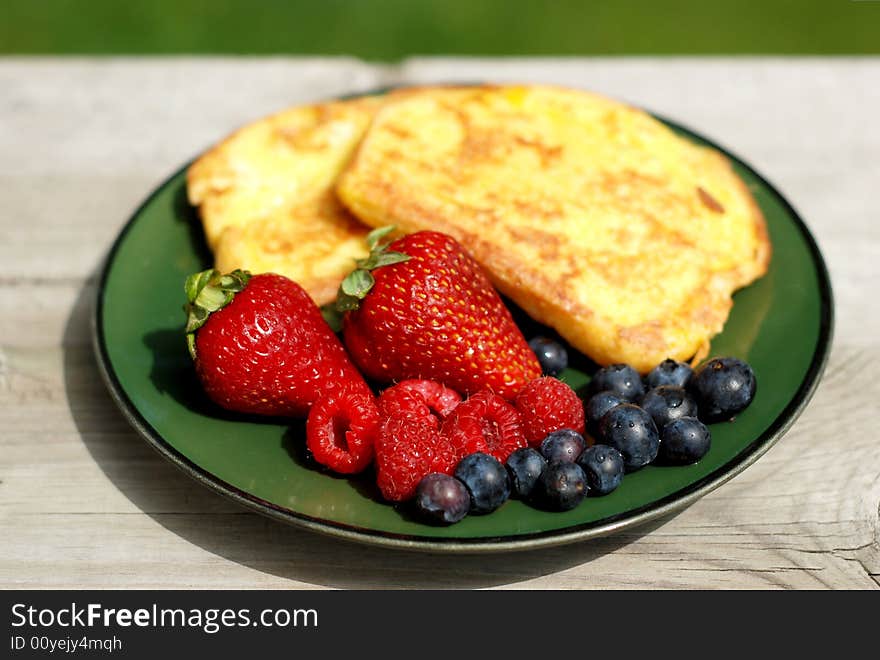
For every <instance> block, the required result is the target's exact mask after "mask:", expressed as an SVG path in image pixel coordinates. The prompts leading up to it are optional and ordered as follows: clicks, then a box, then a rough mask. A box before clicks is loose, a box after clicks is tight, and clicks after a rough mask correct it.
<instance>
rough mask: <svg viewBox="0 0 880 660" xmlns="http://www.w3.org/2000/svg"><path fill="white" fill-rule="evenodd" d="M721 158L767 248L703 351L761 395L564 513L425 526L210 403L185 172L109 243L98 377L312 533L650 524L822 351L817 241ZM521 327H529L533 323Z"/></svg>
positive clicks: (384, 535) (803, 394) (584, 378)
mask: <svg viewBox="0 0 880 660" xmlns="http://www.w3.org/2000/svg"><path fill="white" fill-rule="evenodd" d="M664 121H665V120H664ZM666 123H667V124H668V125H670V126H671V127H672V128H673V129H674V130H676V131H677V132H679V133H680V134H682V135H684V136H686V137H688V138H689V139H691V140H694V141H696V142H698V143H703V144H709V145H710V146H714V147H715V148H719V147H718V146H717V145H714V144H712V143H711V142H709V141H708V140H706V139H704V138H701V137H699V136H698V135H696V134H695V133H693V132H692V131H689V130H687V129H685V128H683V127H681V126H678V125H676V124H674V123H672V122H669V121H666ZM719 149H720V148H719ZM720 150H721V151H724V152H725V153H727V152H726V151H725V150H724V149H720ZM727 155H728V157H730V159H731V160H732V162H733V163H734V166H735V168H736V170H737V172H738V173H739V174H740V176H742V178H743V179H744V180H745V181H746V183H747V184H748V186H749V188H750V189H751V190H752V192H753V194H754V196H755V198H756V200H757V202H758V204H759V205H760V207H761V209H762V210H763V212H764V215H765V217H766V220H767V225H768V229H769V233H770V238H771V241H772V243H773V249H774V253H773V259H772V263H771V266H770V270H769V272H768V273H767V275H766V276H765V277H763V278H762V279H761V280H759V281H758V282H757V283H755V284H753V285H752V286H750V287H748V288H746V289H744V290H742V291H740V292H738V293H737V294H736V296H735V302H734V306H733V310H732V313H731V315H730V318H729V320H728V322H727V324H726V326H725V328H724V332H723V333H722V334H720V335H718V336H717V337H716V338H715V339H714V341H713V342H712V352H713V354H715V355H734V356H737V357H740V358H742V359H745V360H747V361H748V362H749V363H750V364H751V365H752V367H753V368H754V370H755V372H756V374H757V379H758V391H757V396H756V398H755V400H754V402H753V403H752V405H751V406H750V407H749V408H748V409H747V410H746V411H745V412H744V413H742V414H741V415H740V416H739V417H738V418H737V420H736V422H735V423H725V424H715V425H713V426H712V427H711V431H712V449H711V450H710V452H709V453H708V454H707V455H706V456H705V457H704V458H703V459H702V460H701V461H700V462H699V463H697V464H696V465H691V466H687V467H659V466H648V467H646V468H644V469H642V470H639V471H638V472H635V473H632V474H628V475H627V476H626V478H625V479H624V481H623V484H622V485H621V486H620V487H619V488H618V489H617V490H616V491H614V492H613V493H611V494H610V495H607V496H605V497H596V498H587V499H586V500H585V501H584V502H583V503H582V504H581V505H579V506H578V507H577V508H575V509H574V510H572V511H568V512H565V513H550V512H544V511H539V510H536V509H534V508H531V507H529V506H527V505H525V504H523V503H522V502H519V501H514V500H510V501H508V502H506V503H505V504H504V505H503V506H502V507H501V508H500V509H498V510H497V511H495V512H494V513H491V514H489V515H484V516H468V517H466V518H465V519H464V520H463V521H461V522H460V523H458V524H456V525H452V526H450V527H433V526H428V525H425V524H422V523H420V522H418V520H416V519H415V518H414V517H413V516H412V515H411V514H410V512H409V511H408V510H407V508H405V507H394V506H391V505H389V504H387V503H383V502H382V501H381V499H380V497H379V495H378V490H377V489H376V487H375V485H374V482H373V480H372V479H371V478H370V475H369V474H365V475H361V476H359V477H357V478H339V477H335V476H332V475H330V474H328V473H326V472H323V471H320V470H318V469H316V468H315V467H314V466H313V465H311V464H310V463H309V462H308V459H307V458H306V457H305V456H304V452H303V446H304V444H305V443H304V434H303V427H302V425H295V426H293V427H290V426H287V425H284V424H278V423H273V422H271V421H266V420H260V419H246V418H242V417H238V416H234V415H230V414H227V413H223V412H221V411H219V410H218V409H217V408H215V407H213V406H212V405H211V404H210V403H209V402H208V401H206V399H205V398H204V397H203V395H202V394H201V389H200V387H199V385H198V383H197V382H196V380H195V376H194V374H193V369H192V364H191V361H190V358H189V356H188V354H187V351H186V346H185V342H184V337H183V332H182V324H183V320H184V315H183V312H182V309H181V307H182V304H183V302H184V298H183V281H184V278H185V276H186V275H188V274H189V273H192V272H195V271H197V270H201V269H203V268H205V267H208V266H209V265H210V254H209V252H208V251H207V248H206V246H205V244H204V241H203V237H202V233H201V225H200V224H199V222H198V219H197V218H196V216H195V214H194V212H193V209H192V208H190V206H189V205H188V203H187V201H186V182H185V169H186V168H185V167H184V168H181V169H180V170H179V171H177V172H176V173H175V174H173V175H172V176H171V177H170V178H169V179H168V180H167V181H165V182H164V183H162V184H161V185H160V186H159V187H158V188H157V189H156V190H155V191H154V192H153V193H152V194H151V195H150V196H149V197H148V198H147V200H146V201H145V202H144V203H143V205H142V206H141V207H140V208H139V209H138V210H137V211H136V212H135V214H134V215H133V217H132V218H131V219H130V220H129V222H128V224H127V225H126V226H125V228H124V229H123V230H122V232H121V234H120V235H119V237H118V238H117V240H116V242H115V244H114V245H113V247H112V249H111V250H110V254H109V257H108V259H107V262H106V265H105V267H104V270H103V274H102V276H101V280H100V286H99V287H98V298H97V304H96V307H95V317H94V341H95V349H96V353H97V356H98V361H99V364H100V366H101V370H102V372H103V376H104V378H105V381H106V383H107V385H108V387H109V389H110V391H111V393H112V395H113V397H114V399H115V400H116V402H117V403H118V404H119V407H120V408H121V409H122V411H123V413H124V414H125V415H126V417H127V418H128V419H129V421H130V422H131V423H132V424H133V425H134V427H135V428H136V429H137V430H138V431H139V432H140V434H141V435H142V436H143V437H144V438H145V439H146V441H147V442H148V443H149V444H150V445H152V446H153V447H154V448H155V449H157V450H158V451H159V452H160V453H161V454H162V455H163V456H165V457H166V458H167V459H169V460H170V461H171V462H172V463H174V464H175V465H177V466H178V467H179V468H181V469H182V470H183V471H184V472H186V473H187V474H188V475H190V476H191V477H193V478H194V479H196V480H197V481H199V482H200V483H202V484H204V485H206V486H208V487H210V488H213V489H214V490H216V491H218V492H220V493H223V494H224V495H227V496H228V497H230V498H232V499H233V500H235V501H237V502H239V503H242V504H245V505H247V506H249V507H251V508H253V509H256V510H257V511H259V512H261V513H264V514H267V515H269V516H271V517H273V518H276V519H278V520H281V521H283V522H288V523H293V524H296V525H300V526H303V527H306V528H309V529H312V530H315V531H319V532H324V533H327V534H332V535H335V536H339V537H344V538H348V539H353V540H357V541H362V542H367V543H372V544H378V545H386V546H395V547H406V548H414V549H424V550H432V551H441V552H477V551H499V550H513V549H521V548H533V547H539V546H549V545H557V544H561V543H567V542H572V541H578V540H583V539H588V538H591V537H595V536H599V535H603V534H608V533H611V532H614V531H616V530H620V529H624V528H628V527H632V526H634V525H638V524H642V523H645V522H647V521H649V520H652V519H655V518H658V517H660V516H663V515H666V514H668V513H670V512H673V511H675V510H678V509H681V508H684V507H685V506H687V505H688V504H690V503H691V502H693V501H694V500H696V499H697V498H699V497H701V496H702V495H705V494H706V493H708V492H709V491H711V490H712V489H714V488H716V487H718V486H719V485H721V484H722V483H724V482H725V481H727V480H728V479H730V478H731V477H733V476H734V475H736V474H738V473H739V472H741V471H742V470H744V469H745V468H746V467H747V466H748V465H750V464H751V463H752V462H754V461H755V460H756V459H757V458H758V457H759V456H761V455H762V454H763V453H764V452H765V451H767V449H768V448H769V447H770V446H771V445H772V444H773V443H775V442H776V441H777V440H778V439H779V438H780V437H781V436H782V434H783V433H784V432H785V430H786V429H787V428H788V427H789V426H790V425H791V424H792V422H793V421H794V419H795V418H796V417H797V415H798V414H799V413H800V412H801V410H803V408H804V406H805V405H806V404H807V401H808V399H809V397H810V395H811V394H812V392H813V390H814V388H815V386H816V384H817V382H818V380H819V377H820V375H821V372H822V369H823V367H824V364H825V360H826V357H827V355H828V350H829V345H830V339H831V332H832V318H833V308H832V296H831V286H830V282H829V278H828V274H827V271H826V269H825V265H824V263H823V260H822V256H821V254H820V253H819V250H818V248H817V246H816V243H815V241H814V240H813V238H812V237H811V235H810V233H809V231H808V230H807V228H806V226H805V225H804V223H803V221H802V220H801V219H800V218H799V217H798V215H797V214H796V212H795V211H794V210H793V209H792V207H791V205H789V204H788V202H786V200H785V199H784V198H783V197H782V195H780V194H779V192H777V191H776V190H775V189H774V188H773V187H772V186H771V185H770V184H769V183H768V182H767V181H766V180H764V179H763V178H762V177H761V176H760V175H759V174H758V173H756V172H755V171H754V170H753V169H752V168H750V167H749V166H748V165H746V164H745V163H743V162H742V161H741V160H739V159H738V158H736V157H734V156H732V155H731V154H729V153H727ZM514 311H515V312H516V310H514ZM517 317H518V318H521V319H522V318H523V317H522V315H521V314H517ZM523 323H524V324H525V325H529V326H530V327H528V328H524V332H526V333H527V334H531V333H533V332H535V331H536V330H539V329H540V328H535V327H533V326H534V324H533V323H530V322H528V321H526V320H524V321H523ZM545 331H546V330H545ZM572 365H573V367H572V368H570V369H569V370H567V371H566V372H565V373H564V374H563V378H565V379H567V380H568V382H569V383H570V384H571V385H572V386H573V387H575V388H576V389H578V388H582V387H583V386H584V385H585V384H586V383H587V382H588V381H589V374H590V373H591V372H592V371H593V370H594V369H595V366H594V365H592V364H591V363H590V362H589V361H588V360H586V359H585V358H583V357H582V356H580V355H574V359H573V360H572ZM145 478H147V477H146V476H145Z"/></svg>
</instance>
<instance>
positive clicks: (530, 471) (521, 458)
mask: <svg viewBox="0 0 880 660" xmlns="http://www.w3.org/2000/svg"><path fill="white" fill-rule="evenodd" d="M546 466H547V461H546V460H545V459H544V457H543V456H541V454H540V452H538V450H537V449H534V448H532V447H523V448H522V449H517V450H516V451H515V452H513V453H512V454H511V455H510V456H508V457H507V472H508V475H509V477H510V490H511V494H513V495H516V496H517V497H521V498H526V497H528V496H529V495H530V494H531V492H532V489H533V488H534V487H535V484H536V483H537V481H538V477H540V476H541V473H542V472H543V471H544V468H545V467H546Z"/></svg>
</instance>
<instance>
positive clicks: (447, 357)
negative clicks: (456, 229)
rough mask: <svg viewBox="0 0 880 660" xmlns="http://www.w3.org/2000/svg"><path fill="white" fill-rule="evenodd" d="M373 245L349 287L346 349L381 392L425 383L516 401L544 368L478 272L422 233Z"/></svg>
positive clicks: (445, 241) (447, 243)
mask: <svg viewBox="0 0 880 660" xmlns="http://www.w3.org/2000/svg"><path fill="white" fill-rule="evenodd" d="M392 229H393V228H391V227H385V228H382V229H379V230H375V231H374V232H372V233H371V234H370V235H369V236H368V244H369V245H370V248H371V249H372V252H371V254H370V256H369V257H367V258H366V259H363V260H360V261H359V262H358V266H359V267H358V268H357V269H356V270H355V271H354V272H352V273H351V274H350V275H349V276H348V277H346V279H345V280H344V281H343V283H342V286H341V287H340V294H339V297H338V299H337V306H338V309H339V310H340V311H342V312H345V316H344V318H343V322H342V330H343V339H344V341H345V345H346V347H347V348H348V350H349V352H350V354H351V356H352V359H353V360H354V362H355V364H357V366H358V367H360V369H361V371H362V372H363V373H364V375H366V376H367V377H368V378H371V379H373V380H376V381H380V382H390V381H397V380H405V379H409V378H419V379H428V380H434V381H438V382H440V383H443V384H444V385H446V386H448V387H451V388H452V389H454V390H457V391H458V392H461V393H463V394H472V393H475V392H478V391H481V390H491V391H493V392H495V393H496V394H499V395H501V396H503V397H505V398H506V399H512V398H513V397H514V396H515V395H516V393H517V392H519V391H520V390H521V389H522V388H523V386H524V385H525V384H526V383H527V382H528V381H529V380H531V379H533V378H537V377H538V376H540V375H541V367H540V365H539V364H538V359H537V357H536V356H535V354H534V352H532V350H531V349H530V348H529V346H528V344H527V343H526V341H525V338H524V337H523V335H522V333H521V332H520V330H519V328H517V326H516V324H515V323H514V322H513V318H512V317H511V315H510V311H509V310H508V309H507V307H505V306H504V303H503V302H502V300H501V298H500V296H499V295H498V293H497V292H496V291H495V289H494V288H492V285H491V284H490V282H489V279H488V277H487V276H486V274H485V273H484V272H483V270H482V269H481V268H480V266H479V265H478V264H477V263H476V262H475V261H474V260H473V259H472V258H471V257H470V256H469V255H468V254H467V253H466V252H465V251H464V249H463V248H462V247H461V245H459V244H458V243H457V242H456V241H455V239H453V238H452V237H450V236H447V235H445V234H440V233H437V232H431V231H420V232H417V233H414V234H409V235H407V236H404V237H403V238H400V239H398V240H396V241H394V242H393V243H391V244H390V245H387V246H386V245H379V240H380V239H381V238H382V237H383V236H384V235H386V234H387V233H388V232H389V231H390V230H392Z"/></svg>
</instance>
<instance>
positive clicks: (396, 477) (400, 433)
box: [376, 411, 459, 502]
mask: <svg viewBox="0 0 880 660" xmlns="http://www.w3.org/2000/svg"><path fill="white" fill-rule="evenodd" d="M458 458H459V457H458V455H457V454H456V452H455V451H454V450H453V448H452V446H451V444H450V443H449V441H448V440H447V439H446V438H445V437H443V436H441V435H440V433H439V432H438V431H437V428H436V427H433V426H431V423H430V422H429V421H428V420H427V419H426V418H425V417H423V416H421V415H419V414H415V413H408V412H402V411H398V412H395V413H392V414H391V415H390V416H389V417H388V418H387V419H385V421H384V422H382V424H381V425H380V427H379V431H378V433H377V435H376V483H377V484H378V486H379V490H380V491H381V492H382V496H383V497H384V498H385V499H386V500H391V501H392V502H401V501H403V500H408V499H410V498H412V497H413V495H415V492H416V488H417V487H418V485H419V482H420V481H421V480H422V478H423V477H424V476H425V475H427V474H430V473H431V472H440V473H443V474H452V471H453V470H454V469H455V465H456V463H457V462H458Z"/></svg>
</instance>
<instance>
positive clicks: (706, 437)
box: [658, 417, 712, 465]
mask: <svg viewBox="0 0 880 660" xmlns="http://www.w3.org/2000/svg"><path fill="white" fill-rule="evenodd" d="M660 437H661V442H660V455H659V456H658V460H660V461H662V462H663V463H665V464H667V465H687V464H688V463H696V462H697V461H698V460H700V459H701V458H703V456H705V455H706V452H707V451H709V447H710V445H711V444H712V436H711V434H710V433H709V429H708V428H707V427H706V425H705V424H703V422H701V421H700V420H699V419H697V418H696V417H679V418H678V419H674V420H672V421H671V422H669V424H667V425H666V426H664V427H663V431H662V432H661V434H660Z"/></svg>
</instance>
